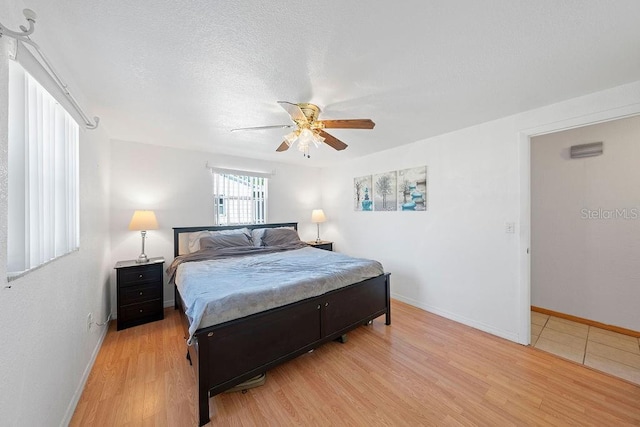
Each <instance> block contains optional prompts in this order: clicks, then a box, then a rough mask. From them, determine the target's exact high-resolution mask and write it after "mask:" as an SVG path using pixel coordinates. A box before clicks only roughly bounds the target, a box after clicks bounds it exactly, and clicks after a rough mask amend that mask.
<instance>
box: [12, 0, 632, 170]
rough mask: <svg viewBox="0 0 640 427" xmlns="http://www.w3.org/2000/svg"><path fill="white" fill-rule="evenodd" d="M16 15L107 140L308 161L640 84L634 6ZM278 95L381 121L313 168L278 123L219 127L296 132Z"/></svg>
mask: <svg viewBox="0 0 640 427" xmlns="http://www.w3.org/2000/svg"><path fill="white" fill-rule="evenodd" d="M285 3H286V4H285ZM23 7H29V8H31V9H33V10H35V11H36V13H37V14H38V21H37V24H36V32H35V34H34V36H33V39H34V40H35V41H36V42H37V43H39V44H40V45H41V46H42V47H43V48H44V50H45V53H47V55H48V56H49V57H50V59H51V60H52V62H53V63H54V65H56V67H58V68H59V70H60V71H61V74H62V75H63V76H68V77H67V79H68V80H70V81H72V82H74V83H75V85H77V86H78V87H76V88H74V87H73V86H72V87H71V89H72V92H73V90H74V89H76V90H79V91H80V92H82V93H83V94H84V96H85V99H84V100H83V101H84V106H85V107H86V108H85V109H86V110H87V111H88V113H89V114H90V115H98V116H100V117H101V126H104V127H105V129H106V130H107V132H108V134H109V135H110V137H111V138H114V139H120V140H125V141H137V142H143V143H150V144H159V145H167V146H176V147H184V148H190V149H195V150H204V151H210V152H218V153H225V154H233V155H240V156H248V157H256V158H264V159H272V160H280V161H284V162H294V163H300V164H309V165H315V166H321V165H327V164H331V163H334V162H339V161H342V160H347V159H349V158H353V157H356V156H361V155H364V154H367V153H371V152H374V151H379V150H384V149H386V148H390V147H393V146H397V145H402V144H407V143H410V142H413V141H416V140H419V139H423V138H426V137H429V136H433V135H437V134H441V133H444V132H449V131H452V130H455V129H459V128H462V127H465V126H469V125H473V124H477V123H481V122H484V121H487V120H491V119H496V118H499V117H503V116H506V115H510V114H514V113H517V112H521V111H525V110H529V109H532V108H535V107H539V106H543V105H547V104H550V103H553V102H557V101H560V100H564V99H568V98H571V97H575V96H579V95H582V94H586V93H590V92H595V91H598V90H602V89H606V88H609V87H613V86H617V85H620V84H624V83H628V82H631V81H635V80H638V79H640V25H639V24H638V17H639V16H640V1H636V0H616V1H610V0H604V1H592V0H589V1H585V0H580V1H568V0H564V1H558V0H537V1H516V0H500V1H498V0H493V1H482V2H479V1H476V0H458V1H451V0H440V1H344V0H330V1H314V2H310V1H307V0H302V1H296V2H291V1H289V2H266V1H263V0H250V1H227V2H223V1H210V0H206V1H205V0H136V1H131V0H109V1H105V0H100V1H98V0H56V1H50V0H25V1H24V2H16V8H17V9H21V8H23ZM0 18H1V15H0ZM3 23H4V22H3ZM13 24H16V25H17V24H22V22H18V23H13ZM278 100H286V101H291V102H309V101H310V102H314V103H316V104H318V105H319V106H320V108H321V109H322V110H323V112H322V114H321V116H320V117H321V118H325V119H334V118H371V119H373V120H374V121H375V122H376V128H375V129H374V130H336V131H332V132H331V133H332V134H334V135H335V136H336V137H338V138H340V139H342V140H344V141H345V142H346V143H347V144H349V148H348V149H347V150H345V151H342V152H336V151H333V150H332V149H330V148H329V147H326V146H323V147H321V148H320V149H317V150H312V151H311V159H305V158H303V157H302V155H301V154H300V153H299V152H297V151H295V150H289V151H287V152H284V153H276V152H275V148H276V147H277V146H278V145H279V144H280V142H281V141H282V135H283V134H284V133H285V132H284V131H283V130H282V129H280V130H268V131H259V132H244V133H230V132H229V130H230V129H232V128H235V127H247V126H261V125H271V124H286V123H290V122H289V119H288V116H287V114H286V113H285V112H284V110H282V109H281V108H280V107H279V106H278V105H277V104H276V101H278Z"/></svg>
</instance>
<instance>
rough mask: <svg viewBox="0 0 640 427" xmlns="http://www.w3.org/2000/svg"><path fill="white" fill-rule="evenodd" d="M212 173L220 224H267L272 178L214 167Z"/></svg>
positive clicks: (215, 206) (215, 208) (216, 216)
mask: <svg viewBox="0 0 640 427" xmlns="http://www.w3.org/2000/svg"><path fill="white" fill-rule="evenodd" d="M211 174H212V176H213V199H214V222H215V224H216V225H236V224H265V223H266V221H267V183H268V178H266V177H264V176H253V175H237V174H232V173H224V172H220V171H217V170H213V169H212V170H211Z"/></svg>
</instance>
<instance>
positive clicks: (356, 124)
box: [319, 119, 376, 129]
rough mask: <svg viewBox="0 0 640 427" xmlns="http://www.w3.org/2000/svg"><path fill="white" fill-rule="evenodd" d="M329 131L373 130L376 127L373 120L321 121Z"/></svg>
mask: <svg viewBox="0 0 640 427" xmlns="http://www.w3.org/2000/svg"><path fill="white" fill-rule="evenodd" d="M319 122H320V123H323V124H324V127H325V128H327V129H373V127H374V126H375V125H376V124H375V123H374V122H373V121H372V120H371V119H349V120H319Z"/></svg>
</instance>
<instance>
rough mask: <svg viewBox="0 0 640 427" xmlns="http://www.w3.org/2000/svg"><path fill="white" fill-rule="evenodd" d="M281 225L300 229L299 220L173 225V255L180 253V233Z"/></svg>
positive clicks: (250, 228)
mask: <svg viewBox="0 0 640 427" xmlns="http://www.w3.org/2000/svg"><path fill="white" fill-rule="evenodd" d="M279 227H291V228H293V229H294V230H296V231H297V230H298V223H297V222H282V223H278V224H241V225H205V226H202V227H173V256H174V257H177V256H178V255H179V246H180V234H182V233H194V232H197V231H205V230H207V231H220V230H233V229H237V228H248V229H249V230H253V229H256V228H279Z"/></svg>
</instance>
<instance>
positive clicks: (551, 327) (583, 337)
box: [531, 311, 640, 385]
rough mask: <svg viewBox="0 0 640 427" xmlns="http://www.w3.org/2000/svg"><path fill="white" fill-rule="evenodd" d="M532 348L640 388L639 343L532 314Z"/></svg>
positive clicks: (586, 326)
mask: <svg viewBox="0 0 640 427" xmlns="http://www.w3.org/2000/svg"><path fill="white" fill-rule="evenodd" d="M531 345H532V346H533V347H535V348H538V349H540V350H544V351H547V352H549V353H553V354H555V355H557V356H560V357H564V358H565V359H569V360H573V361H574V362H578V363H582V364H584V365H586V366H590V367H592V368H594V369H598V370H600V371H604V372H607V373H609V374H611V375H615V376H617V377H620V378H624V379H625V380H627V381H631V382H633V383H636V384H639V385H640V339H638V338H635V337H630V336H628V335H622V334H618V333H616V332H611V331H607V330H604V329H600V328H596V327H594V326H589V325H585V324H582V323H576V322H572V321H571V320H566V319H560V318H558V317H554V316H549V315H547V314H542V313H538V312H535V311H532V312H531Z"/></svg>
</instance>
